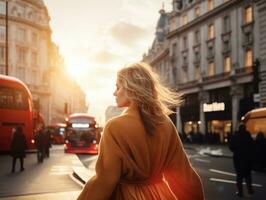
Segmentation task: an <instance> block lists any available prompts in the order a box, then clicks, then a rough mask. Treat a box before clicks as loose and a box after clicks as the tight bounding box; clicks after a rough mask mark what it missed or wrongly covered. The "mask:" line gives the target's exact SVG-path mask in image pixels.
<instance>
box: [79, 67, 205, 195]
mask: <svg viewBox="0 0 266 200" xmlns="http://www.w3.org/2000/svg"><path fill="white" fill-rule="evenodd" d="M116 86H117V88H116V91H115V92H114V96H115V97H116V102H117V106H118V107H127V109H126V111H125V112H124V113H123V114H122V115H120V116H119V117H116V118H113V119H111V120H110V121H108V123H107V124H106V126H105V128H104V133H103V136H102V139H101V142H100V152H99V157H98V160H97V164H96V175H95V176H93V177H92V178H91V179H90V180H89V181H88V182H87V183H86V185H85V187H84V189H83V191H82V192H81V194H80V195H79V197H78V200H85V199H86V200H108V199H109V200H176V199H178V200H202V199H204V194H203V188H202V183H201V180H200V178H199V176H198V175H197V173H196V172H195V171H194V169H193V168H192V166H191V165H190V163H189V160H188V158H187V156H186V153H185V151H184V149H183V146H182V143H181V141H180V138H179V136H178V133H177V131H176V128H175V126H174V125H173V123H172V122H171V120H170V119H169V117H168V114H170V113H171V110H170V109H169V108H168V107H169V106H174V105H177V104H179V95H178V94H176V93H173V92H171V91H169V90H168V89H167V88H165V87H163V86H162V85H161V84H160V83H159V81H158V77H157V75H156V74H155V73H154V72H153V71H152V70H151V67H150V66H149V65H148V64H146V63H142V62H141V63H134V64H130V65H128V66H126V67H124V68H122V69H121V70H120V71H119V72H118V74H117V84H116Z"/></svg>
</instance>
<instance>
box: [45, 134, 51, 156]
mask: <svg viewBox="0 0 266 200" xmlns="http://www.w3.org/2000/svg"><path fill="white" fill-rule="evenodd" d="M50 147H51V133H50V131H49V130H46V131H45V132H44V154H45V157H47V158H49V157H50Z"/></svg>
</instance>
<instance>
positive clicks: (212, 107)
mask: <svg viewBox="0 0 266 200" xmlns="http://www.w3.org/2000/svg"><path fill="white" fill-rule="evenodd" d="M224 110H225V104H224V103H223V102H222V103H217V102H213V103H211V104H207V103H204V104H203V112H215V111H224Z"/></svg>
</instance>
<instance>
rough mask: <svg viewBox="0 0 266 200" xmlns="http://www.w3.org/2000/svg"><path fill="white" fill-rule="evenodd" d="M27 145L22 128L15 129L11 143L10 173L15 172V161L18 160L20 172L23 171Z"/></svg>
mask: <svg viewBox="0 0 266 200" xmlns="http://www.w3.org/2000/svg"><path fill="white" fill-rule="evenodd" d="M26 149H27V143H26V138H25V135H24V134H23V130H22V127H20V126H18V127H16V129H15V132H14V134H13V138H12V142H11V148H10V150H11V156H12V158H13V159H12V172H15V171H16V162H17V159H19V160H20V171H24V158H25V157H26Z"/></svg>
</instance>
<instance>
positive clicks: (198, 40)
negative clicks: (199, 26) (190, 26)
mask: <svg viewBox="0 0 266 200" xmlns="http://www.w3.org/2000/svg"><path fill="white" fill-rule="evenodd" d="M199 43H200V33H199V30H197V31H195V45H196V44H199Z"/></svg>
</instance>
